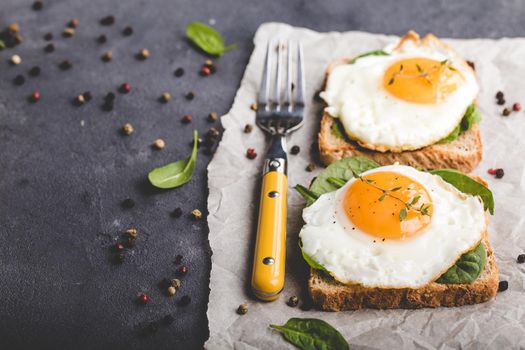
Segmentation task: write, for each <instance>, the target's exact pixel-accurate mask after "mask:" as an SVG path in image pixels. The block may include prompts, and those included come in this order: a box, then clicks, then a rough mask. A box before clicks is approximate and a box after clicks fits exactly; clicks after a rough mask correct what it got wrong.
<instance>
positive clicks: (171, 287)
mask: <svg viewBox="0 0 525 350" xmlns="http://www.w3.org/2000/svg"><path fill="white" fill-rule="evenodd" d="M176 292H177V290H176V289H175V287H173V286H170V287H168V294H169V295H170V296H173V295H175V293H176Z"/></svg>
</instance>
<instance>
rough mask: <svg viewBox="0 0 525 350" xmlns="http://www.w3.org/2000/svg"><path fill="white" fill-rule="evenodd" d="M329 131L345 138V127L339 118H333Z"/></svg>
mask: <svg viewBox="0 0 525 350" xmlns="http://www.w3.org/2000/svg"><path fill="white" fill-rule="evenodd" d="M330 131H331V132H332V134H334V135H335V136H336V137H338V138H340V139H343V140H345V139H346V134H345V129H344V127H343V124H341V121H340V120H339V119H336V118H334V122H333V124H332V126H331V127H330Z"/></svg>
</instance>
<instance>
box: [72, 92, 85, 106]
mask: <svg viewBox="0 0 525 350" xmlns="http://www.w3.org/2000/svg"><path fill="white" fill-rule="evenodd" d="M74 103H75V105H77V106H81V105H83V104H84V103H86V99H85V98H84V95H82V94H80V95H78V96H77V97H75V101H74Z"/></svg>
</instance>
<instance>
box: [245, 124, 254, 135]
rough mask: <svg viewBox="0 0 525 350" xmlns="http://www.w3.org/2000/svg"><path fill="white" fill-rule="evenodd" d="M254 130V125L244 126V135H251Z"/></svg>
mask: <svg viewBox="0 0 525 350" xmlns="http://www.w3.org/2000/svg"><path fill="white" fill-rule="evenodd" d="M252 130H253V125H252V124H246V125H245V126H244V133H246V134H249V133H251V132H252Z"/></svg>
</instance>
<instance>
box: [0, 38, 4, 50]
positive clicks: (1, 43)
mask: <svg viewBox="0 0 525 350" xmlns="http://www.w3.org/2000/svg"><path fill="white" fill-rule="evenodd" d="M3 49H5V43H4V41H3V40H0V51H1V50H3Z"/></svg>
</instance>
